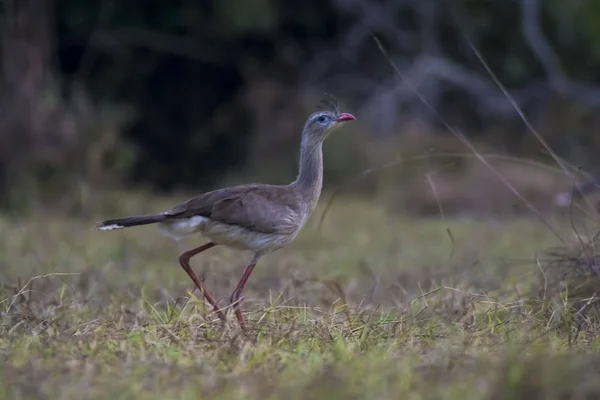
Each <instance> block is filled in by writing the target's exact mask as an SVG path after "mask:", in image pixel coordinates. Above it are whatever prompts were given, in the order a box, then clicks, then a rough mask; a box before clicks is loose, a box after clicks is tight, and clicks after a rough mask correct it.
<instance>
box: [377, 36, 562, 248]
mask: <svg viewBox="0 0 600 400" xmlns="http://www.w3.org/2000/svg"><path fill="white" fill-rule="evenodd" d="M374 40H375V42H376V43H377V46H378V47H379V50H380V51H381V53H382V54H383V56H384V57H385V58H386V60H387V61H388V62H389V64H390V65H391V67H392V68H393V69H394V71H396V73H397V74H398V76H400V78H401V79H402V81H403V82H404V84H405V85H406V86H407V87H408V88H409V89H410V90H411V91H412V92H413V93H414V94H415V96H417V98H418V99H419V100H420V101H421V102H422V103H423V104H424V105H425V106H426V107H427V108H428V109H429V110H430V111H431V112H432V113H433V114H434V115H435V116H436V117H437V118H438V119H439V120H440V122H441V123H442V124H443V125H444V126H445V127H446V129H448V130H449V131H450V132H451V133H452V134H453V135H454V136H456V137H457V138H458V139H459V140H460V141H461V142H462V143H463V144H465V145H466V146H467V147H468V148H469V149H470V150H471V151H472V152H473V154H475V156H476V157H477V158H478V159H479V161H481V163H482V164H483V165H485V166H486V167H487V168H488V169H489V170H490V172H492V173H493V174H494V175H495V176H496V177H497V178H498V179H499V180H500V181H501V182H502V183H503V184H504V185H505V186H506V187H507V188H508V189H509V190H510V191H511V192H512V193H513V194H514V195H515V196H517V197H518V198H519V200H521V201H522V202H523V204H525V205H526V206H527V208H529V209H530V210H531V211H532V212H533V213H534V215H536V217H537V218H538V220H539V221H540V222H541V223H543V224H544V225H545V226H546V227H547V228H548V229H550V231H551V232H552V233H553V234H554V235H555V236H556V237H557V238H558V239H559V240H560V241H561V242H563V243H564V240H563V238H562V237H561V235H560V233H559V232H558V230H557V229H556V228H555V227H554V226H552V224H551V223H549V222H548V221H547V220H546V219H545V218H544V217H543V215H542V214H541V213H540V212H539V210H537V209H536V208H535V206H534V205H533V204H531V202H529V201H527V199H525V198H524V197H523V196H522V195H521V193H519V191H518V190H516V189H515V188H514V187H513V185H511V184H510V182H508V181H507V180H506V179H505V178H504V177H503V176H502V175H501V174H500V173H498V171H497V170H496V169H495V168H494V167H492V166H491V165H490V164H489V163H488V162H487V160H486V159H485V158H484V157H483V156H482V155H481V154H480V153H479V152H478V151H477V150H476V149H475V147H474V146H473V144H472V143H471V142H470V141H469V140H468V139H467V138H466V137H465V136H464V135H463V134H462V133H461V132H460V131H458V130H457V129H456V128H454V127H453V126H451V125H450V124H449V123H448V122H447V121H446V119H445V118H444V117H442V116H441V115H440V113H439V112H438V111H437V110H436V109H435V108H433V106H432V105H431V104H430V103H429V102H428V101H427V99H425V98H424V97H423V96H422V95H421V94H420V93H419V91H418V90H416V89H415V88H414V87H413V86H412V85H411V83H410V82H409V81H408V79H406V77H405V76H404V74H403V73H402V71H400V69H399V68H398V67H397V66H396V64H395V63H394V62H393V61H392V59H391V58H390V56H389V55H388V54H387V51H386V50H385V48H384V47H383V45H382V44H381V42H380V41H379V39H378V38H377V37H374ZM561 166H562V164H561Z"/></svg>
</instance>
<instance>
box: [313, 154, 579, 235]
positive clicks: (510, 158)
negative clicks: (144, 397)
mask: <svg viewBox="0 0 600 400" xmlns="http://www.w3.org/2000/svg"><path fill="white" fill-rule="evenodd" d="M479 155H480V156H482V157H485V158H486V159H488V160H492V159H493V160H506V161H512V162H514V163H518V164H523V165H528V166H532V167H535V168H539V169H541V170H545V171H548V172H552V173H557V174H558V173H562V170H561V169H560V168H556V167H552V166H549V165H546V164H543V163H541V162H538V161H535V160H529V159H526V158H522V157H517V156H511V155H506V154H495V153H479ZM434 158H458V159H460V158H478V155H477V154H474V153H471V152H469V153H460V152H456V153H454V152H439V153H435V154H422V155H416V156H412V157H408V158H405V159H400V158H397V159H396V160H394V161H390V162H388V163H386V164H383V165H379V166H376V167H372V168H368V169H365V170H364V171H361V172H360V173H358V174H356V175H354V176H353V177H352V178H350V179H348V180H347V181H346V182H344V183H342V184H340V185H338V186H337V187H336V188H335V189H334V190H333V191H332V193H331V196H330V197H329V200H328V201H327V203H326V204H325V208H324V209H323V212H322V214H321V218H320V219H319V223H318V225H317V232H321V230H322V227H323V222H324V221H325V217H326V216H327V214H328V213H329V209H330V208H331V206H332V205H333V203H334V201H335V200H336V198H337V197H338V195H339V194H341V193H342V192H343V191H344V189H346V188H348V187H350V186H352V185H353V184H356V183H357V182H359V181H361V180H362V179H365V178H367V177H369V176H371V175H373V174H376V173H378V172H382V171H385V170H389V169H392V168H396V167H398V166H400V165H403V164H407V163H410V162H417V161H424V160H429V159H434ZM573 169H576V168H574V167H573Z"/></svg>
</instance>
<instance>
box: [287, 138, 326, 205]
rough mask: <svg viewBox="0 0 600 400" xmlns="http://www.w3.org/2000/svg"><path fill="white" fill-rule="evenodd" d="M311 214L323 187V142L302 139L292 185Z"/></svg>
mask: <svg viewBox="0 0 600 400" xmlns="http://www.w3.org/2000/svg"><path fill="white" fill-rule="evenodd" d="M292 185H293V186H294V187H295V188H296V190H298V192H299V193H300V195H301V196H302V198H303V199H304V200H305V201H306V203H307V204H308V209H309V212H312V211H313V210H314V209H315V207H316V205H317V202H318V201H319V196H321V188H322V187H323V142H321V141H319V142H316V143H313V142H309V141H307V140H305V139H304V138H303V140H302V146H301V151H300V166H299V171H298V177H297V178H296V180H295V181H294V182H293V183H292Z"/></svg>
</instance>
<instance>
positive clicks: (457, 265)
mask: <svg viewBox="0 0 600 400" xmlns="http://www.w3.org/2000/svg"><path fill="white" fill-rule="evenodd" d="M161 201H162V200H157V201H149V200H146V202H145V203H144V204H145V207H146V209H143V208H142V207H140V208H138V209H136V208H135V206H136V204H135V202H132V204H130V205H124V206H123V207H121V208H116V207H115V209H114V210H108V211H106V210H105V212H104V213H102V215H99V214H98V215H93V216H90V218H89V220H82V219H81V218H80V219H72V220H69V219H67V220H65V219H61V218H58V217H51V216H48V215H45V216H44V215H41V214H40V215H34V216H32V217H30V218H28V219H25V220H23V219H20V220H15V219H10V218H3V219H1V220H0V231H1V232H2V236H3V240H2V242H0V251H1V252H2V257H1V258H0V263H2V266H1V268H2V269H1V270H2V275H1V278H0V282H1V284H2V286H1V288H0V399H9V398H10V399H14V398H19V399H28V398H48V399H50V398H52V399H104V398H110V399H132V398H143V399H198V398H210V399H232V398H243V399H276V398H286V399H288V400H291V399H313V398H323V399H359V398H361V399H362V398H368V399H400V398H402V399H404V398H410V399H431V398H447V399H455V398H456V399H461V400H464V399H504V398H506V399H508V398H510V399H520V398H523V399H525V398H528V399H529V398H544V399H588V398H596V396H598V395H600V379H598V373H599V372H600V358H599V357H598V354H597V349H598V348H600V340H599V339H598V337H597V334H598V332H599V330H598V329H597V328H598V325H597V324H596V318H595V314H593V313H590V312H588V311H589V309H592V308H594V307H592V306H595V305H596V300H595V295H592V296H591V297H590V296H588V297H587V298H585V299H583V300H584V301H587V302H588V306H587V308H579V309H577V310H578V311H577V312H574V311H573V310H574V308H572V307H571V306H572V305H573V304H574V303H573V302H572V301H571V300H572V299H573V293H571V292H568V291H567V290H562V289H557V288H556V287H554V286H552V285H553V284H552V282H553V280H552V279H551V278H552V277H551V276H549V274H550V273H551V272H550V270H547V272H544V271H546V270H545V268H546V267H547V266H548V265H550V264H549V260H548V258H549V257H550V256H549V255H548V254H546V253H544V250H546V249H548V248H550V247H552V246H556V245H558V244H560V241H559V240H558V239H557V238H556V236H554V235H553V233H552V232H550V230H549V229H548V228H546V227H545V226H544V225H542V224H540V223H539V222H537V221H536V220H534V219H532V218H520V219H503V220H486V219H476V220H475V219H474V220H467V219H464V220H456V219H455V220H452V219H446V220H443V219H441V218H433V219H410V218H407V217H403V216H401V215H397V214H392V213H390V212H387V211H386V210H385V208H383V207H379V206H378V205H377V204H376V203H373V202H371V203H362V202H360V201H356V202H352V201H350V200H346V201H345V202H341V201H340V202H338V203H336V204H335V206H334V207H333V208H332V210H331V213H330V214H329V216H328V219H327V220H326V221H325V224H324V226H323V229H322V230H321V231H320V232H318V231H317V230H316V226H315V225H316V222H317V221H318V216H319V215H318V214H319V210H318V212H317V216H316V217H317V218H313V219H312V221H311V222H310V223H309V225H308V226H307V227H306V229H305V230H304V231H303V232H302V234H301V235H300V236H299V237H298V238H297V240H296V241H295V242H294V243H293V244H292V245H290V246H289V247H287V248H285V249H283V250H280V251H279V252H276V253H273V254H271V255H269V256H267V257H265V258H264V259H263V260H262V261H261V263H260V264H259V266H258V267H257V268H256V270H255V272H254V274H253V275H252V277H251V278H250V280H249V282H248V285H247V289H246V292H245V301H244V303H243V305H242V309H243V311H244V314H245V316H246V318H247V321H248V325H249V328H250V338H249V339H247V338H244V337H243V336H241V335H240V334H239V331H238V330H237V329H236V325H235V324H233V323H228V324H227V326H225V327H223V326H222V325H221V323H220V322H219V320H218V318H216V317H215V316H214V315H213V314H211V313H210V312H209V308H207V307H206V306H205V304H204V303H203V302H201V301H199V300H197V299H194V298H192V299H191V300H189V301H188V299H189V294H188V293H189V292H188V291H189V290H190V289H191V288H192V283H191V281H190V280H189V279H188V278H187V276H186V275H185V273H184V271H183V270H182V269H181V268H180V267H179V265H178V263H177V259H176V256H177V252H178V248H177V246H176V245H175V244H174V243H173V242H171V241H170V240H168V239H167V238H165V237H163V236H161V235H160V234H159V233H158V231H157V230H156V229H153V228H150V229H143V228H132V229H128V230H121V231H113V232H98V231H94V230H91V229H90V227H92V226H93V222H94V221H95V220H96V219H99V218H104V217H106V218H108V217H116V216H121V215H122V213H128V212H132V211H134V210H135V211H141V212H145V211H156V210H159V209H161V207H162V206H163V205H162V204H161ZM172 203H173V199H171V200H170V201H169V202H168V203H165V204H164V206H166V205H167V204H169V205H170V204H172ZM137 206H138V207H139V204H137ZM117 209H118V212H117V211H116V210H117ZM559 226H560V228H559V229H560V233H561V235H562V236H563V238H566V239H567V240H569V241H571V242H573V241H574V242H575V245H576V246H578V245H577V240H578V239H576V238H575V236H574V235H573V232H572V228H571V227H570V224H569V222H568V221H567V220H564V221H562V222H560V223H559ZM195 243H196V244H197V242H193V241H188V242H187V245H188V246H189V247H191V246H192V245H193V244H195ZM248 259H249V254H245V253H240V252H233V251H229V250H227V249H225V248H221V247H216V248H214V249H211V250H209V251H207V252H206V253H204V254H203V255H201V256H199V257H197V258H195V259H194V261H193V263H194V266H195V269H196V271H197V273H198V274H200V275H202V276H203V277H204V278H205V279H206V282H207V285H209V288H212V289H213V292H214V293H215V295H216V297H218V298H221V301H222V302H223V304H224V303H225V301H224V300H225V299H226V298H227V296H228V295H229V293H230V292H231V290H232V289H233V287H234V285H235V282H236V280H237V279H239V277H240V275H241V273H242V269H243V267H244V263H245V262H247V261H248ZM588 279H589V280H593V279H597V277H594V276H593V275H589V276H588ZM597 282H598V281H592V283H593V284H595V283H597ZM562 283H564V282H562ZM555 286H556V285H555ZM565 287H567V286H564V285H563V286H561V288H563V289H564V288H565ZM597 287H598V288H600V285H597ZM580 300H581V299H580ZM229 319H230V320H234V318H233V316H232V315H231V314H229Z"/></svg>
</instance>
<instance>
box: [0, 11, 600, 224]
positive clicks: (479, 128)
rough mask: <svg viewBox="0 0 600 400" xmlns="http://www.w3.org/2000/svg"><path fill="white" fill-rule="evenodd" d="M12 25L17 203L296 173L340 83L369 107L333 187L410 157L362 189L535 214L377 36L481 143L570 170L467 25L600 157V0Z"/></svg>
mask: <svg viewBox="0 0 600 400" xmlns="http://www.w3.org/2000/svg"><path fill="white" fill-rule="evenodd" d="M1 29H2V42H1V51H2V57H1V61H0V136H1V141H0V184H1V189H0V201H1V205H2V207H4V209H5V210H11V211H12V212H20V211H26V210H28V209H30V208H31V207H38V206H40V205H41V206H44V207H54V208H56V209H57V210H61V211H65V212H69V213H76V214H77V213H85V212H89V211H90V208H93V202H92V201H91V200H92V199H94V198H95V197H96V196H99V193H104V192H105V191H110V190H115V189H116V190H121V189H124V188H126V189H133V190H140V191H144V192H153V193H159V194H160V193H172V192H174V191H191V192H194V193H196V192H199V191H202V190H208V189H212V188H215V187H217V186H222V185H225V184H233V183H239V182H244V181H259V180H263V181H268V182H271V183H287V182H289V181H291V180H292V179H293V178H294V177H295V173H296V162H297V161H296V160H297V151H298V142H299V135H300V131H301V129H302V126H303V124H304V121H305V118H306V117H307V116H308V114H309V113H311V112H313V111H315V107H317V106H318V104H319V102H320V101H321V99H322V98H323V93H325V92H327V93H331V94H333V95H335V96H336V97H337V98H338V100H339V102H340V103H341V105H342V108H343V110H344V111H348V112H351V113H353V114H355V115H356V116H357V118H358V120H359V122H358V123H356V124H352V126H350V125H348V126H347V127H346V128H344V131H343V132H342V131H340V132H338V133H336V135H334V136H333V137H332V138H331V139H329V140H328V142H327V143H326V145H325V153H326V155H325V156H326V158H325V167H326V177H325V180H326V188H328V189H331V188H333V187H336V185H339V184H341V183H343V182H346V181H348V180H349V179H351V178H352V177H353V176H355V175H356V174H358V173H360V172H361V171H363V170H364V169H366V168H372V167H376V166H378V165H381V164H385V163H387V162H391V161H394V160H399V159H402V160H404V161H403V162H402V163H400V164H399V165H397V166H396V167H394V168H389V169H387V170H385V171H382V172H381V173H377V174H371V175H370V176H369V177H368V179H363V180H361V181H360V182H355V184H353V185H351V186H350V187H348V188H347V189H345V190H346V192H347V193H348V195H349V194H350V193H354V194H360V195H363V196H364V195H367V196H369V195H374V194H381V193H385V196H386V198H387V199H388V200H389V203H388V204H390V205H392V207H393V208H395V209H399V210H403V211H410V212H415V213H422V214H428V213H438V211H439V205H440V202H441V204H442V205H443V206H444V207H445V209H446V211H447V213H458V214H460V213H462V214H465V213H466V214H469V213H471V214H482V213H484V214H485V213H494V214H495V215H497V214H498V213H502V212H507V213H514V212H521V211H523V212H526V211H527V208H526V207H524V206H523V205H522V204H519V202H518V201H517V199H516V197H515V196H514V194H513V193H512V192H510V191H509V190H507V189H506V186H505V185H504V184H502V183H501V182H500V181H499V180H498V179H497V178H495V177H494V175H493V174H491V173H490V171H489V170H488V169H487V168H485V167H484V166H483V165H482V164H481V163H480V162H479V161H478V160H476V159H474V158H473V157H468V156H464V153H469V149H468V148H467V147H465V146H464V144H462V143H461V142H460V141H459V140H457V139H456V138H455V137H454V135H453V134H452V133H451V132H449V131H448V130H447V129H446V128H444V127H443V126H442V124H441V123H440V121H439V119H438V118H437V117H435V116H434V115H433V114H432V113H431V112H430V111H429V110H428V109H427V108H426V107H425V106H424V105H423V104H422V103H421V101H420V100H419V99H418V98H417V97H416V96H415V95H414V93H413V92H412V91H411V90H410V89H409V88H408V87H407V85H406V84H405V83H404V82H403V81H402V80H401V79H400V77H399V76H398V75H397V74H396V73H395V72H394V70H393V68H392V67H391V66H390V63H389V62H388V60H386V58H385V57H384V56H383V55H382V53H381V51H380V50H379V48H378V47H377V45H376V43H375V41H374V40H373V35H377V36H378V37H379V38H380V39H381V41H382V43H383V44H384V46H385V47H386V49H387V51H388V52H389V54H390V56H391V58H392V59H393V60H394V62H395V63H396V65H397V66H398V68H400V70H402V71H403V73H405V74H406V76H407V78H408V80H409V81H410V82H411V84H412V85H413V86H414V87H416V88H417V89H418V91H419V92H420V93H421V94H422V95H423V96H424V97H425V98H426V99H427V100H428V101H429V102H430V103H431V104H432V105H433V107H435V109H436V110H437V111H438V112H439V113H440V114H441V115H443V116H444V118H446V119H447V120H448V121H449V122H450V123H451V124H453V125H456V126H457V127H458V128H460V129H461V130H462V131H463V132H464V133H465V135H466V136H467V137H468V138H469V139H470V140H471V141H472V143H473V144H474V146H475V147H476V148H477V149H478V150H479V151H481V152H482V153H485V154H492V153H493V154H496V155H505V156H506V155H512V156H518V157H525V158H527V159H529V160H535V161H540V162H542V163H546V164H547V165H554V166H556V164H555V163H554V162H553V161H552V160H551V158H550V157H549V155H548V154H547V152H546V150H545V149H544V148H543V146H542V145H541V144H540V142H539V141H538V140H537V139H535V137H534V136H533V135H532V134H531V132H530V131H529V130H528V129H527V128H526V127H525V125H524V124H523V121H522V120H521V119H520V118H519V116H518V114H517V112H516V110H515V109H514V107H513V106H512V105H511V103H510V102H509V101H508V99H507V98H506V97H505V96H504V95H503V94H502V92H501V90H500V89H499V88H498V87H497V85H495V84H494V82H493V80H492V79H491V77H490V76H489V74H488V73H487V72H486V71H485V68H484V67H483V65H482V64H481V62H480V61H479V60H478V59H477V57H476V55H475V54H474V52H473V50H472V49H471V48H470V47H469V45H468V42H467V41H466V40H465V35H466V36H467V37H469V38H470V39H471V40H472V41H473V43H474V44H475V46H476V47H477V48H478V50H479V51H480V52H481V54H482V56H483V57H484V58H485V60H486V61H487V62H488V63H489V65H490V66H491V68H492V69H493V70H494V72H495V73H496V74H497V75H498V77H499V79H500V80H501V81H502V83H503V84H504V85H506V87H507V88H508V89H509V91H510V93H511V94H512V95H513V96H514V98H515V100H516V101H517V103H518V104H519V106H520V107H522V109H523V110H524V112H525V114H526V115H527V117H528V118H529V119H530V121H531V123H532V125H533V126H534V127H535V129H537V130H538V131H539V132H540V134H541V135H542V136H543V137H544V138H545V139H546V140H547V141H548V143H549V144H550V146H552V148H553V149H554V150H555V151H556V153H557V154H558V156H560V157H562V158H564V159H565V160H567V161H568V162H570V163H572V164H573V165H575V166H576V167H581V168H582V169H584V170H587V171H591V172H594V171H595V169H597V167H598V165H597V162H596V158H597V157H596V154H597V153H596V152H597V151H596V148H597V147H598V146H600V143H599V141H600V137H599V135H597V130H598V126H599V123H600V118H599V113H598V110H599V109H600V85H599V84H600V82H599V81H600V68H599V64H600V2H598V1H595V0H573V1H568V2H567V1H563V2H559V1H551V0H453V1H445V2H442V1H435V0H328V1H323V0H321V1H312V0H304V1H296V0H285V1H284V0H181V1H159V0H143V1H142V0H140V1H116V0H2V3H1ZM453 154H455V155H453ZM460 154H463V155H460ZM424 155H426V156H424ZM414 156H418V157H420V158H419V161H415V160H413V159H411V157H414ZM491 162H493V164H494V167H495V168H497V170H498V171H499V172H500V173H501V174H502V175H503V176H504V177H505V178H506V180H508V181H509V182H510V183H512V184H513V185H514V186H515V187H516V188H517V189H518V190H519V191H520V192H521V193H522V194H523V195H524V196H525V197H526V198H527V199H528V200H530V201H532V202H533V203H534V204H536V205H537V206H539V207H542V208H543V207H545V206H547V207H552V206H553V198H554V197H553V196H554V195H555V194H556V193H558V192H560V191H561V190H565V188H566V189H568V188H569V187H570V185H572V184H573V182H572V178H569V177H567V176H565V174H564V173H559V172H557V171H556V170H551V169H544V168H541V167H540V166H538V165H533V164H528V163H524V162H522V161H515V160H509V159H506V158H496V159H493V160H492V161H491ZM484 186H485V188H487V189H486V190H482V189H483V188H484ZM434 187H435V190H432V188H434ZM154 211H155V210H154Z"/></svg>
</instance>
